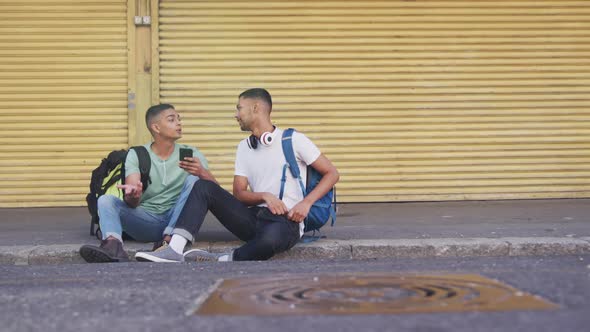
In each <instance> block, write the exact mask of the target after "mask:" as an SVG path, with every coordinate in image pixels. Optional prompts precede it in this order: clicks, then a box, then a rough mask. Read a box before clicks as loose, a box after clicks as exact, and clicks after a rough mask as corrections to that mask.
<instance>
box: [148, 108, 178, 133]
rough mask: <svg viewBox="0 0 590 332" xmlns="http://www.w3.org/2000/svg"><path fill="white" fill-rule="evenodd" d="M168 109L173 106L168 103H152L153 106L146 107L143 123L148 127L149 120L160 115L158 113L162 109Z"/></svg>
mask: <svg viewBox="0 0 590 332" xmlns="http://www.w3.org/2000/svg"><path fill="white" fill-rule="evenodd" d="M168 109H174V106H172V105H170V104H159V105H154V106H152V107H150V108H148V110H147V112H145V125H146V126H147V127H148V128H149V127H150V122H151V121H152V120H153V119H154V118H155V117H157V116H158V115H160V113H162V112H163V111H165V110H168Z"/></svg>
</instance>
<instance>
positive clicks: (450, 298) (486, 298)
mask: <svg viewBox="0 0 590 332" xmlns="http://www.w3.org/2000/svg"><path fill="white" fill-rule="evenodd" d="M550 308H555V306H554V305H553V304H551V303H548V302H546V301H544V300H542V299H540V298H538V297H534V296H531V295H528V294H525V293H523V292H520V291H518V290H516V289H514V288H512V287H510V286H507V285H504V284H502V283H500V282H497V281H494V280H490V279H486V278H483V277H481V276H478V275H444V276H421V275H407V276H401V275H391V274H354V275H352V274H350V275H343V274H337V275H321V276H317V275H316V276H313V275H290V276H281V277H269V278H241V279H228V280H224V281H223V282H222V283H221V285H220V286H219V287H218V288H216V289H214V290H213V291H212V293H211V295H210V296H209V297H208V298H206V299H204V301H198V303H197V309H196V310H195V311H196V313H197V314H213V315H215V314H237V315H282V314H322V315H326V314H384V313H413V312H416V313H417V312H449V311H470V310H478V311H484V310H523V309H526V310H530V309H550Z"/></svg>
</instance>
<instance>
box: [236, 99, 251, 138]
mask: <svg viewBox="0 0 590 332" xmlns="http://www.w3.org/2000/svg"><path fill="white" fill-rule="evenodd" d="M255 105H256V101H255V100H253V99H248V98H239V99H238V104H237V105H236V115H235V118H236V120H237V121H238V123H239V124H240V129H242V131H250V130H251V125H252V121H253V118H254V114H253V113H254V112H253V111H254V107H255Z"/></svg>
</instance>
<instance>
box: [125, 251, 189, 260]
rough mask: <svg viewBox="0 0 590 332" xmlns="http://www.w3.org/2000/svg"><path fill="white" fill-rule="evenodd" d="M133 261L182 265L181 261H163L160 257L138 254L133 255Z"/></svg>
mask: <svg viewBox="0 0 590 332" xmlns="http://www.w3.org/2000/svg"><path fill="white" fill-rule="evenodd" d="M135 260H136V261H138V262H152V263H182V261H173V260H170V259H164V258H160V257H155V256H152V255H149V254H147V253H143V252H138V253H137V254H135Z"/></svg>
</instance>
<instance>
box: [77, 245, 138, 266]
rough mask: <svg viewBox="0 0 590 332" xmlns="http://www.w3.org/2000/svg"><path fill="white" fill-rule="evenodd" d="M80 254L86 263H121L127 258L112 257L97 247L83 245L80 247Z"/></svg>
mask: <svg viewBox="0 0 590 332" xmlns="http://www.w3.org/2000/svg"><path fill="white" fill-rule="evenodd" d="M80 256H82V258H84V260H85V261H86V262H88V263H123V262H129V259H123V258H113V257H111V256H109V255H108V254H107V253H106V252H104V251H102V250H101V249H100V248H99V247H95V246H89V245H84V246H82V247H81V248H80Z"/></svg>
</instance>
